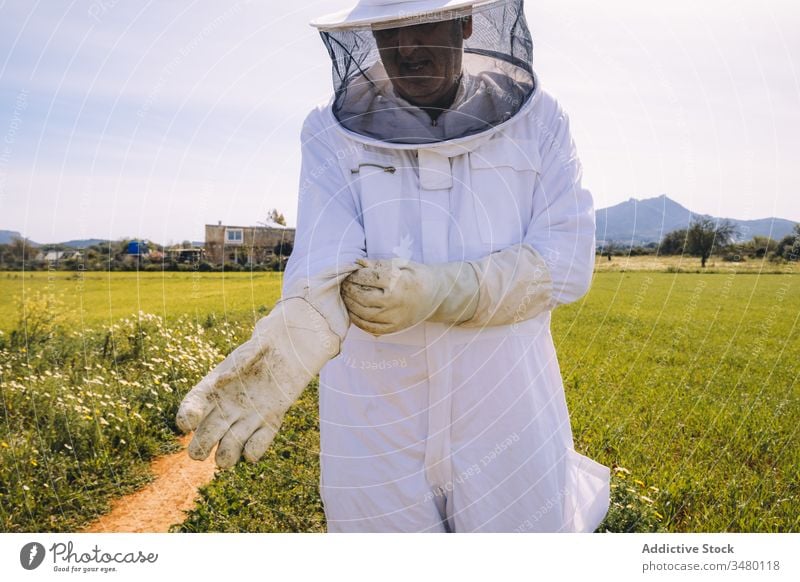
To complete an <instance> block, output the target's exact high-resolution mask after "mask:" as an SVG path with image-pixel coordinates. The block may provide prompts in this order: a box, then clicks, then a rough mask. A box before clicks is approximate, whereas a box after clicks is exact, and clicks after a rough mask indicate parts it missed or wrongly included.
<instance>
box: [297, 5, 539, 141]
mask: <svg viewBox="0 0 800 582" xmlns="http://www.w3.org/2000/svg"><path fill="white" fill-rule="evenodd" d="M365 4H366V5H368V6H366V7H365V6H362V5H365ZM359 7H361V8H362V10H360V11H359ZM424 7H427V11H426V10H424V9H423V8H424ZM437 7H438V10H436V9H435V8H437ZM366 8H368V9H369V10H366ZM411 10H416V11H411ZM410 11H411V12H410ZM366 13H370V14H371V15H372V17H371V18H368V17H366V16H365V14H366ZM313 24H314V25H316V26H318V27H319V28H320V34H321V36H322V40H323V42H324V43H325V45H326V47H327V49H328V53H329V55H330V57H331V62H332V66H333V84H334V99H333V103H332V112H333V115H334V117H335V118H336V120H337V121H338V123H339V124H340V125H341V127H342V128H344V129H346V130H347V131H349V132H351V133H353V134H355V135H357V136H362V137H364V138H367V139H369V140H378V141H381V142H385V143H387V144H397V145H404V144H405V145H410V146H411V145H422V144H437V143H443V142H449V141H452V140H458V139H461V138H466V137H469V136H474V135H478V134H481V133H483V132H487V131H489V130H492V129H494V128H496V127H498V126H499V125H501V124H503V123H505V122H507V121H509V120H510V119H511V118H513V117H514V116H515V115H516V114H517V113H518V112H519V111H520V110H521V109H522V108H523V106H525V105H526V103H527V102H528V101H529V100H530V99H531V96H532V95H533V93H534V89H535V84H536V80H535V75H534V73H533V66H532V53H533V44H532V42H531V38H530V32H529V30H528V27H527V24H526V22H525V16H524V13H523V3H522V0H492V1H489V2H486V1H484V2H474V1H473V2H463V1H462V2H441V1H438V2H437V1H427V2H400V3H398V2H388V1H387V0H362V3H361V4H359V5H358V6H356V7H355V8H354V9H352V10H350V11H346V12H344V13H338V14H337V15H331V16H329V17H323V18H321V19H319V20H318V21H316V22H314V23H313Z"/></svg>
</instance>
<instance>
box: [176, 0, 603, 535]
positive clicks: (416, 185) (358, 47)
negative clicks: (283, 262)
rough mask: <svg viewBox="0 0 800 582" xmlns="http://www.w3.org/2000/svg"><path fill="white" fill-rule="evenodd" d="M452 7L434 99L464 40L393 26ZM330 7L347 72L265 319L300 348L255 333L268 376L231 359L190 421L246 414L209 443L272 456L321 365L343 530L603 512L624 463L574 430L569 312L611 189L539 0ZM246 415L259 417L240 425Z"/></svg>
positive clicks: (327, 491) (515, 521)
mask: <svg viewBox="0 0 800 582" xmlns="http://www.w3.org/2000/svg"><path fill="white" fill-rule="evenodd" d="M452 20H455V21H457V22H460V23H465V24H463V27H462V29H461V31H462V32H463V37H464V44H463V62H461V63H460V66H458V68H457V71H456V72H457V73H458V75H457V77H454V78H456V79H457V80H456V82H455V85H453V90H454V91H455V93H454V94H453V95H451V96H450V97H448V99H452V102H451V104H450V105H449V106H448V107H447V108H442V110H436V106H435V105H431V106H426V107H423V106H417V105H414V104H413V103H412V100H411V99H407V98H406V97H407V95H406V96H403V95H402V93H403V92H404V91H406V92H408V91H412V92H413V91H415V90H417V88H418V87H422V89H425V85H424V83H425V82H426V81H424V80H423V81H420V83H422V85H413V83H414V82H415V81H414V79H413V77H414V75H413V73H415V72H416V73H419V75H418V76H419V77H422V76H423V75H425V74H427V75H428V76H430V75H431V74H432V73H431V72H432V71H433V70H434V68H435V67H436V65H435V63H433V62H432V61H433V60H434V59H433V57H432V56H431V55H434V54H443V53H441V52H439V53H437V52H436V51H435V50H433V49H432V51H431V52H425V49H419V50H418V51H417V50H415V49H413V47H412V48H409V49H407V50H400V51H399V52H392V50H391V48H387V47H389V46H390V44H391V42H395V41H394V40H393V39H395V38H396V36H397V35H398V34H399V35H404V36H403V38H404V40H403V41H401V46H402V43H406V44H407V45H408V43H413V42H416V41H414V40H413V37H414V35H415V34H417V33H419V35H422V36H424V35H425V34H436V33H435V31H434V28H435V26H437V23H441V22H446V23H450V21H452ZM313 24H314V25H315V26H317V27H318V28H319V30H320V31H321V35H322V38H323V41H324V42H325V44H326V46H327V47H328V50H329V53H330V55H331V57H332V61H333V65H334V66H333V70H334V83H335V89H336V93H335V95H334V98H333V100H332V101H331V103H329V104H327V105H325V106H321V107H319V108H317V109H315V110H314V111H312V112H311V113H310V114H309V115H308V117H307V118H306V120H305V123H304V126H303V130H302V136H301V140H302V170H301V178H300V196H299V210H298V225H297V234H296V240H295V246H294V250H293V253H292V255H291V258H290V260H289V263H288V265H287V269H286V272H285V274H284V283H283V285H284V286H283V300H282V301H281V302H280V303H279V304H278V308H277V309H276V310H275V311H274V312H273V313H272V314H270V316H269V317H267V318H265V319H266V320H270V321H272V322H278V320H280V322H282V324H283V325H282V326H281V325H279V324H278V323H269V324H264V325H263V326H262V327H263V328H264V329H265V330H269V331H267V332H266V333H267V335H269V334H272V337H282V338H283V340H282V341H283V343H284V344H288V345H290V346H292V347H291V348H289V347H288V346H287V348H286V350H285V351H288V350H289V349H291V351H292V352H293V353H294V354H295V356H293V357H292V356H291V355H290V357H286V358H281V359H279V360H276V359H273V360H270V359H269V357H267V358H266V364H264V363H263V361H264V360H263V358H264V350H259V349H255V348H251V351H252V352H253V353H255V354H256V355H255V356H247V357H245V359H244V360H242V362H243V364H242V365H240V366H239V368H243V367H244V368H247V370H250V369H252V368H253V366H249V367H248V362H250V361H251V360H252V361H256V360H258V358H261V360H258V361H259V362H261V364H259V365H258V366H255V369H259V366H262V367H263V369H265V370H269V373H270V374H271V376H270V377H271V378H272V380H273V385H272V388H270V389H269V390H266V391H264V390H262V389H260V388H259V389H256V388H253V386H255V382H256V381H257V378H259V377H261V376H259V374H257V373H256V374H252V375H251V376H248V373H249V372H248V373H245V374H239V375H238V376H239V379H240V382H239V383H238V386H239V389H238V390H237V389H236V388H231V387H230V386H231V385H233V384H236V382H232V381H231V377H232V376H231V374H230V373H228V375H227V376H226V380H225V381H220V380H219V379H218V378H219V375H217V376H214V374H213V373H212V374H211V375H210V380H208V381H207V380H204V382H205V384H204V385H203V386H199V387H198V388H196V389H195V390H193V393H194V395H193V394H192V393H190V395H189V396H188V397H187V402H188V403H189V404H191V405H193V406H196V410H195V411H194V412H192V409H191V406H190V405H186V406H184V407H182V412H181V414H180V415H179V424H181V426H182V427H184V428H185V429H186V430H191V429H194V428H196V427H197V425H198V423H199V422H200V419H202V418H203V417H206V418H207V417H211V416H212V415H213V414H215V412H216V413H217V416H218V417H219V416H220V414H219V412H217V411H218V410H222V411H223V413H222V415H221V416H222V417H228V416H230V417H231V418H230V419H228V420H226V421H224V422H223V421H222V420H220V419H219V418H217V419H216V420H214V422H210V423H209V422H207V423H205V424H208V425H209V426H211V427H212V428H205V429H204V426H205V425H201V427H200V428H199V429H198V433H200V432H202V433H203V435H204V439H205V440H204V441H203V442H201V443H200V444H198V445H195V447H194V451H192V449H191V448H190V453H192V454H193V456H196V457H198V458H203V457H204V456H207V455H208V452H209V451H210V448H211V446H212V444H213V443H216V442H217V441H219V440H220V439H222V441H221V444H220V448H225V451H224V454H223V457H224V459H223V461H224V462H223V463H221V464H224V465H229V464H232V463H233V462H235V461H236V460H237V459H238V457H239V454H240V453H241V452H242V447H244V455H245V457H246V458H248V459H250V460H255V459H256V458H258V457H259V456H260V454H263V450H265V449H266V446H268V444H269V441H271V439H272V436H273V435H274V432H275V430H277V424H279V422H280V417H281V416H282V414H283V412H284V411H285V409H286V408H287V407H288V405H289V404H291V401H293V400H294V399H295V398H296V396H297V394H299V391H300V390H302V386H300V383H301V382H307V381H308V378H310V377H312V376H313V374H314V373H316V372H317V371H319V372H320V429H321V494H322V499H323V503H324V507H325V514H326V518H327V523H328V530H329V531H425V532H441V531H455V532H474V531H507V532H528V531H529V532H557V531H562V532H575V531H593V530H594V529H595V528H596V527H597V526H598V525H599V523H600V522H601V521H602V519H603V517H604V516H605V514H606V512H607V509H608V504H609V471H608V468H606V467H604V466H602V465H600V464H598V463H596V462H594V461H593V460H591V459H589V458H587V457H585V456H583V455H581V454H579V453H577V452H576V451H575V450H574V448H573V438H572V432H571V428H570V422H569V415H568V411H567V406H566V400H565V397H564V390H563V385H562V380H561V374H560V370H559V365H558V361H557V358H556V353H555V349H554V345H553V339H552V336H551V334H550V312H551V310H552V309H553V308H555V307H556V306H558V305H561V304H564V303H568V302H571V301H575V300H576V299H578V298H580V297H581V296H583V295H584V294H585V293H586V291H587V290H588V288H589V285H590V281H591V278H592V271H593V265H594V243H595V224H594V210H593V205H592V197H591V194H590V193H589V192H588V191H587V190H585V189H583V188H582V186H581V169H580V163H579V161H578V159H577V157H576V152H575V146H574V143H573V141H572V139H571V136H570V132H569V124H568V120H567V117H566V115H565V114H564V112H563V111H562V110H561V109H560V108H559V106H558V104H557V103H556V101H555V100H554V99H553V98H552V97H551V96H549V95H548V94H547V93H545V92H543V91H542V90H541V89H540V88H539V86H538V80H537V78H536V76H535V74H534V73H533V70H532V67H531V65H530V63H531V47H532V45H531V43H530V37H529V33H528V29H527V26H526V25H525V22H524V15H523V13H522V2H521V0H509V1H505V0H490V1H479V0H478V1H476V0H473V1H463V0H462V1H449V2H448V1H442V0H424V1H419V2H413V1H412V2H402V3H397V2H392V1H389V0H362V1H361V2H360V3H359V4H358V6H356V7H355V8H354V9H351V10H348V11H345V12H342V13H338V14H334V15H330V16H328V17H323V18H321V19H319V20H318V21H316V22H315V23H313ZM442 26H449V24H447V25H442ZM454 26H461V25H460V24H459V25H454ZM453 30H457V29H455V28H454V29H453ZM382 31H385V32H382ZM398 31H399V32H398ZM381 34H383V35H384V36H382V37H381V36H380V35H381ZM448 34H449V33H448ZM422 36H420V38H422ZM373 37H374V38H376V39H378V42H379V43H381V42H382V43H383V44H380V45H379V47H378V46H376V44H375V41H374V40H372V39H373ZM409 39H411V40H409ZM417 40H419V39H417ZM408 46H410V45H408ZM378 48H380V51H379V50H378ZM440 48H441V47H440ZM459 50H460V48H459ZM379 54H380V56H379ZM460 54H461V53H460V52H459V59H460V58H461V57H460ZM391 55H394V58H397V59H398V60H399V62H400V64H399V65H397V66H398V67H399V68H397V69H392V74H389V73H388V70H389V67H390V66H394V65H392V63H391V61H390V59H391V58H393V57H392V56H391ZM397 55H400V56H397ZM415 55H416V56H415ZM426 55H427V57H426ZM457 60H458V59H456V61H457ZM456 64H459V63H456ZM399 75H406V79H405V80H403V79H401V80H400V81H399V82H398V81H396V80H395V81H393V76H399ZM442 77H443V78H444V75H443V74H442ZM403 83H405V85H403ZM422 89H420V90H419V92H423V91H422ZM426 90H427V89H426ZM420 99H422V98H420ZM373 285H374V286H373ZM340 289H341V294H340ZM293 302H294V304H296V305H300V304H301V302H303V303H302V305H306V306H307V308H305V309H302V310H300V311H302V312H303V313H304V314H305V317H308V318H310V319H308V320H307V321H305V320H303V319H302V318H303V316H301V315H299V314H297V315H295V314H293V312H292V311H291V310H289V311H287V309H286V307H287V306H288V305H292V303H293ZM295 311H297V309H296V310H295ZM287 313H288V316H287ZM373 315H374V318H373ZM370 319H372V321H369V320H370ZM287 322H289V325H287ZM292 322H294V326H292V324H291V323H292ZM259 323H260V324H261V322H259ZM356 324H357V325H356ZM279 328H280V329H279ZM362 328H363V329H362ZM281 329H289V330H290V331H289V333H288V334H287V333H285V332H283V331H281ZM292 330H294V331H292ZM298 330H299V331H298ZM365 330H366V331H365ZM292 333H295V334H297V333H305V334H310V335H307V336H304V337H301V338H299V339H297V338H296V337H295V336H293V335H292ZM282 334H283V335H282ZM264 337H265V336H264V335H263V334H262V335H261V336H259V334H258V329H257V333H256V334H255V335H254V338H256V339H258V338H260V339H258V341H256V344H258V345H261V344H263V343H265V342H264ZM310 338H316V340H319V341H315V340H314V339H310ZM322 340H324V341H322ZM251 341H252V340H251ZM266 343H270V342H269V341H266ZM320 343H324V345H325V347H324V349H322V348H315V347H311V344H320ZM272 344H275V342H274V341H273V342H272ZM272 344H271V345H272ZM240 350H242V353H243V354H244V353H246V346H243V347H242V348H240ZM267 352H268V353H269V350H268V351H267ZM284 355H286V354H284ZM233 356H235V352H234V355H232V356H231V357H229V360H230V362H229V363H228V364H227V366H228V369H232V368H231V365H232V364H237V362H236V361H235V360H236V358H235V357H233ZM332 356H335V357H332ZM248 357H250V359H247V358H248ZM331 357H332V359H329V358H331ZM254 358H255V359H254ZM286 361H290V365H288V367H287V365H286V364H285V362H286ZM325 362H327V363H325ZM224 366H225V363H223V366H222V367H223V368H224ZM292 366H294V368H292ZM292 369H300V370H301V371H302V373H300V374H299V377H300V380H298V381H294V383H292V382H289V381H288V377H289V376H291V375H292V374H291V370H292ZM275 370H277V373H275ZM287 370H288V371H287ZM282 373H283V374H284V376H281V374H282ZM266 375H267V374H262V376H266ZM242 377H245V380H241V378H242ZM247 378H250V379H249V380H248V379H247ZM282 378H284V379H282ZM248 382H249V384H248ZM212 384H214V385H215V386H216V387H217V388H216V389H217V390H219V391H220V392H224V391H225V390H228V392H229V393H230V394H232V395H234V396H231V397H230V398H229V400H235V395H236V394H238V395H239V400H240V401H241V400H242V398H241V396H242V394H245V393H247V394H248V398H247V399H248V400H249V401H252V402H253V403H255V404H254V406H253V407H254V408H256V409H257V411H258V412H257V414H246V413H244V412H242V413H241V415H240V413H238V412H236V413H230V414H225V412H224V409H225V406H226V404H225V402H227V400H225V398H224V397H222V398H220V397H217V396H213V395H210V394H211V392H213V390H212V389H211V388H209V386H211V385H212ZM284 384H286V385H288V384H291V388H290V389H286V388H283V387H282V386H283V385H284ZM304 385H305V384H303V386H304ZM242 387H244V389H242ZM276 387H277V388H276ZM210 391H211V392H210ZM265 393H266V394H268V395H267V396H265V395H264V394H265ZM277 393H280V397H278V396H275V394H277ZM251 394H253V396H251ZM269 394H272V396H269ZM259 395H260V396H259ZM259 398H260V399H261V400H260V402H261V404H259ZM273 401H279V404H276V405H275V406H273V405H271V404H270V403H271V402H273ZM198 402H200V403H202V404H197V403H198ZM209 402H211V403H221V404H219V405H218V407H217V409H215V410H212V411H211V412H209V410H211V408H210V406H211V405H209V404H208V403H209ZM259 407H260V408H259ZM234 408H235V407H233V408H230V410H233V409H234ZM273 408H274V409H275V410H273ZM265 417H269V422H266V423H265V422H261V423H260V424H259V421H258V420H257V418H261V419H262V420H263V419H264V418H265ZM187 418H188V419H189V420H187ZM239 418H250V419H251V420H249V421H247V422H245V421H243V420H242V421H238V420H237V419H239ZM237 422H238V423H239V424H245V425H246V430H240V431H238V433H237V434H238V436H237V435H234V436H235V438H232V437H231V434H232V433H234V432H235V431H234V430H233V428H235V427H236V426H237ZM259 426H265V427H264V428H257V427H259ZM232 427H233V428H232ZM251 429H253V430H256V429H257V430H258V431H259V432H256V435H258V434H261V438H260V439H259V438H256V439H253V438H251V439H250V441H248V440H247V439H248V437H249V435H250V433H251V432H252V430H251ZM226 431H227V432H226ZM223 435H225V436H223ZM226 439H227V441H226ZM195 440H198V438H197V437H196V439H195ZM234 440H236V441H237V442H239V443H240V444H239V446H235V445H233V444H230V443H231V442H232V441H234ZM253 441H255V443H254V442H253ZM226 442H227V443H228V444H227V446H226V447H223V444H224V443H226ZM245 443H246V444H245ZM217 457H218V462H219V459H220V452H219V450H218V453H217Z"/></svg>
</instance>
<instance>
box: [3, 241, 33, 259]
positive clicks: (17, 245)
mask: <svg viewBox="0 0 800 582" xmlns="http://www.w3.org/2000/svg"><path fill="white" fill-rule="evenodd" d="M8 250H9V251H10V252H11V256H12V257H13V258H14V260H15V261H17V262H19V263H23V262H25V258H26V256H27V255H30V244H28V243H27V241H26V240H25V239H24V238H20V237H18V236H17V237H14V239H13V240H12V241H11V244H9V245H8Z"/></svg>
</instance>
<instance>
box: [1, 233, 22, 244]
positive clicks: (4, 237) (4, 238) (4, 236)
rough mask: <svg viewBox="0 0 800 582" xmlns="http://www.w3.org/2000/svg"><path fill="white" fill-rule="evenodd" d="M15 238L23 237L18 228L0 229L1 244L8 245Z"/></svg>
mask: <svg viewBox="0 0 800 582" xmlns="http://www.w3.org/2000/svg"><path fill="white" fill-rule="evenodd" d="M15 238H22V235H21V234H20V233H18V232H17V231H16V230H0V245H7V244H9V243H11V241H13V240H14V239H15Z"/></svg>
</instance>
